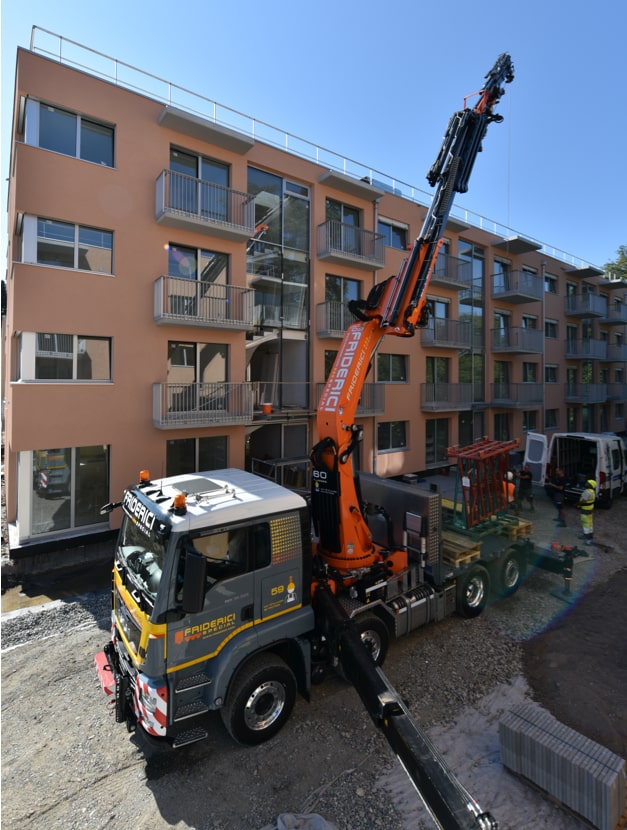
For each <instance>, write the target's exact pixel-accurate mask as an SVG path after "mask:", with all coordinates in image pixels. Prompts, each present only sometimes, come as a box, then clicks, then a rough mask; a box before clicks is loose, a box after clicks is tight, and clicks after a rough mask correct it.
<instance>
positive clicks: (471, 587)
mask: <svg viewBox="0 0 627 830" xmlns="http://www.w3.org/2000/svg"><path fill="white" fill-rule="evenodd" d="M489 593H490V577H489V575H488V572H487V570H486V569H485V568H484V567H483V565H473V567H472V568H470V570H468V571H466V572H465V573H463V574H462V575H461V576H460V577H459V578H458V580H457V611H458V612H459V613H460V614H461V615H462V617H466V618H467V619H470V618H471V617H478V616H479V614H481V612H482V611H483V609H484V608H485V607H486V603H487V601H488V594H489Z"/></svg>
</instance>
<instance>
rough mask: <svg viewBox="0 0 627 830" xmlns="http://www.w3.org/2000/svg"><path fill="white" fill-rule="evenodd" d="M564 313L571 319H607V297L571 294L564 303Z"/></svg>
mask: <svg viewBox="0 0 627 830" xmlns="http://www.w3.org/2000/svg"><path fill="white" fill-rule="evenodd" d="M564 312H565V314H568V315H570V316H571V317H607V313H608V308H607V297H600V296H599V295H598V294H570V295H569V296H568V297H566V299H565V301H564Z"/></svg>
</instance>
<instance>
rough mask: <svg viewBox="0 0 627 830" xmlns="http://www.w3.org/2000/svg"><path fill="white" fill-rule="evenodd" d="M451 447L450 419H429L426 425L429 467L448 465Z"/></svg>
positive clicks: (426, 453) (426, 450) (426, 456)
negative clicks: (448, 454) (447, 454)
mask: <svg viewBox="0 0 627 830" xmlns="http://www.w3.org/2000/svg"><path fill="white" fill-rule="evenodd" d="M448 446H449V439H448V419H447V418H428V419H427V421H426V423H425V461H426V463H427V465H428V466H433V465H434V464H440V463H446V462H447V456H446V450H447V448H448Z"/></svg>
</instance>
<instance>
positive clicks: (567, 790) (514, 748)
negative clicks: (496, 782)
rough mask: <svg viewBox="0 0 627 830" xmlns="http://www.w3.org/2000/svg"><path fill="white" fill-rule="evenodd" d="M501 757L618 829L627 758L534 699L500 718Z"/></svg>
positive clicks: (605, 827) (609, 829)
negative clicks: (562, 720) (562, 721)
mask: <svg viewBox="0 0 627 830" xmlns="http://www.w3.org/2000/svg"><path fill="white" fill-rule="evenodd" d="M499 742H500V747H501V761H502V762H503V764H504V766H506V767H507V768H508V769H509V770H511V771H512V772H515V773H517V774H518V775H521V776H523V777H524V778H526V779H528V780H529V781H531V782H532V783H533V784H536V785H537V786H538V787H540V788H541V789H542V790H544V791H545V792H547V793H549V794H550V795H552V796H554V797H555V798H556V799H558V800H559V801H560V802H561V803H562V804H564V805H565V806H567V807H568V808H570V809H571V810H573V811H574V812H575V813H578V814H579V815H580V816H582V817H583V818H585V819H587V820H588V821H589V822H590V823H591V824H592V825H593V826H594V827H598V828H599V830H615V828H616V827H617V825H618V823H619V821H620V818H621V816H622V815H623V811H624V810H625V802H626V797H627V784H626V779H627V770H626V767H627V764H626V762H625V760H624V759H623V758H620V757H619V756H618V755H615V754H614V753H613V752H610V750H609V749H606V748H605V747H603V746H601V745H600V744H597V743H595V742H594V741H591V740H590V739H589V738H585V737H584V736H583V735H580V734H579V733H578V732H575V730H574V729H570V728H569V727H568V726H565V725H564V724H562V723H560V722H559V721H558V720H556V719H555V718H554V717H553V715H551V714H549V712H546V711H545V710H544V709H542V708H541V707H539V706H535V705H533V704H520V705H519V706H516V707H515V708H514V709H512V710H511V712H509V713H508V714H507V715H506V716H505V717H504V718H503V719H502V720H501V722H500V723H499Z"/></svg>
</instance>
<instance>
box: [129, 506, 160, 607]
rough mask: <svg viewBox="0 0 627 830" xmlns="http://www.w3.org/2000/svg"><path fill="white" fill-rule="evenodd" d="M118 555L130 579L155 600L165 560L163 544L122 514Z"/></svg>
mask: <svg viewBox="0 0 627 830" xmlns="http://www.w3.org/2000/svg"><path fill="white" fill-rule="evenodd" d="M118 556H119V558H120V561H121V563H122V565H123V566H124V568H125V569H126V571H127V573H128V574H129V576H130V579H131V581H132V582H133V583H134V584H135V585H136V587H137V588H139V590H140V591H142V592H143V593H144V594H146V595H148V596H149V597H150V598H151V600H152V601H153V603H154V601H155V599H156V597H157V591H158V590H159V583H160V581H161V573H162V571H163V564H164V561H165V546H164V543H163V541H162V540H161V539H159V538H158V537H156V536H153V535H152V534H151V535H149V536H147V535H146V534H145V533H144V532H142V531H141V530H140V529H139V528H138V527H137V525H136V524H135V522H133V521H132V520H131V519H130V518H129V517H128V516H124V520H123V522H122V528H121V531H120V544H119V547H118Z"/></svg>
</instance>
